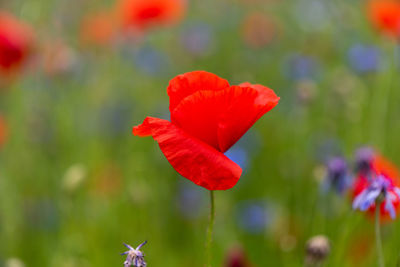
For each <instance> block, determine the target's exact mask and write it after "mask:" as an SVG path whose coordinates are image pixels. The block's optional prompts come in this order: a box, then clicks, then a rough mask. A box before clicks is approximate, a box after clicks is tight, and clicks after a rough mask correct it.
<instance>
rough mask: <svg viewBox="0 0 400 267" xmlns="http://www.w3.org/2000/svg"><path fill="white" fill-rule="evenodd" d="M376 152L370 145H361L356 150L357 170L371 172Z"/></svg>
mask: <svg viewBox="0 0 400 267" xmlns="http://www.w3.org/2000/svg"><path fill="white" fill-rule="evenodd" d="M374 157H375V152H374V150H373V149H372V148H370V147H361V148H359V149H358V150H357V151H356V171H357V172H361V173H367V172H369V170H370V168H371V162H372V160H373V159H374Z"/></svg>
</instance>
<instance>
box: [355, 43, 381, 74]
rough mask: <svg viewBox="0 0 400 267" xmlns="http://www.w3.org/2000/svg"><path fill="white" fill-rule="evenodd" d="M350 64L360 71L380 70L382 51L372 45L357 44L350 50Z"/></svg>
mask: <svg viewBox="0 0 400 267" xmlns="http://www.w3.org/2000/svg"><path fill="white" fill-rule="evenodd" d="M348 60H349V64H350V66H351V67H352V68H353V69H354V70H355V71H356V72H358V73H367V72H373V71H376V70H378V68H379V64H380V51H379V49H378V48H377V47H375V46H372V45H363V44H356V45H353V46H352V47H351V48H350V49H349V51H348Z"/></svg>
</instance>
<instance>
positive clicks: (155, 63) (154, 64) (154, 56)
mask: <svg viewBox="0 0 400 267" xmlns="http://www.w3.org/2000/svg"><path fill="white" fill-rule="evenodd" d="M134 62H135V64H136V66H137V67H138V68H139V69H140V70H142V71H143V72H145V73H146V74H149V75H157V74H160V73H163V71H165V70H167V69H168V65H169V62H168V59H167V57H166V55H165V54H164V53H161V52H160V51H158V50H156V49H154V48H152V47H150V46H145V47H143V48H141V49H139V50H138V51H136V52H135V54H134Z"/></svg>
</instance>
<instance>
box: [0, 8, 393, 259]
mask: <svg viewBox="0 0 400 267" xmlns="http://www.w3.org/2000/svg"><path fill="white" fill-rule="evenodd" d="M114 5H115V2H113V1H111V0H109V1H105V0H103V1H95V0H84V1H83V0H57V1H51V0H12V1H10V0H6V1H0V7H1V9H2V10H3V11H7V12H9V13H11V14H13V15H14V16H15V17H17V18H18V19H19V20H21V21H24V22H25V23H27V24H28V25H30V27H31V30H32V31H33V32H34V45H33V48H32V51H31V56H30V57H29V60H27V62H26V63H25V64H24V66H23V68H21V69H20V70H19V71H18V72H17V73H13V74H12V75H11V76H12V77H9V76H10V75H7V77H6V78H3V79H2V80H1V85H0V266H7V267H21V266H27V267H31V266H32V267H34V266H57V267H73V266H77V267H85V266H96V267H100V266H122V265H123V261H124V260H125V259H124V257H123V256H120V253H121V252H123V251H125V250H126V249H125V248H124V246H123V245H122V243H123V242H126V243H128V244H131V245H132V246H136V245H138V244H140V243H141V242H143V241H144V240H147V241H148V244H146V246H144V247H143V251H144V252H145V254H146V261H147V264H148V266H150V267H152V266H172V267H179V266H189V265H190V266H193V267H198V266H203V264H204V242H205V229H206V226H207V219H208V208H209V202H208V200H209V199H208V192H207V191H206V190H204V189H203V188H201V187H197V186H196V185H194V184H193V183H191V182H190V181H188V180H186V179H184V178H182V177H180V176H179V175H178V174H177V173H176V172H175V171H174V169H173V168H172V167H171V166H170V164H169V163H168V161H167V160H166V159H165V158H164V156H163V155H162V153H161V152H160V150H159V148H158V146H157V144H156V143H155V142H154V141H153V140H152V139H151V138H145V139H143V138H138V137H135V136H133V135H132V133H131V132H132V126H133V125H136V124H138V123H140V122H142V120H143V119H144V118H145V116H147V115H151V116H155V117H160V118H166V119H168V118H169V111H168V96H167V93H166V87H167V85H168V82H169V80H170V79H172V78H173V77H175V76H176V75H178V74H181V73H185V72H188V71H193V70H206V71H209V72H212V73H215V74H217V75H219V76H221V77H223V78H225V79H227V80H228V81H229V82H230V83H231V84H239V83H241V82H245V81H248V82H252V83H259V84H263V85H266V86H268V87H270V88H272V89H274V91H275V92H276V93H277V95H279V96H280V97H281V101H280V103H279V105H278V106H277V107H276V108H275V109H273V110H272V111H271V112H269V113H268V114H267V115H266V116H264V117H263V118H261V119H260V120H259V121H258V122H257V123H256V124H255V126H254V127H253V128H252V129H251V130H250V131H249V132H248V133H247V134H246V135H245V136H244V137H243V138H242V139H241V140H240V141H239V142H238V143H237V144H236V145H235V146H234V147H233V148H232V149H231V150H229V152H228V153H227V155H228V156H229V157H230V158H231V159H233V160H234V161H235V162H237V163H238V164H239V165H240V166H241V167H242V168H243V175H242V177H241V179H240V181H239V182H238V184H237V185H236V186H235V187H233V188H232V189H230V190H228V191H218V192H216V209H217V214H216V224H215V229H214V231H215V232H214V247H213V255H214V264H213V265H214V266H228V265H226V264H225V262H226V261H227V257H229V255H230V254H232V253H239V252H235V251H237V250H238V248H241V249H240V251H241V252H240V253H242V252H244V253H245V255H246V257H247V259H248V261H249V262H250V263H251V265H250V266H302V265H303V262H304V257H305V244H306V242H307V240H308V239H309V238H311V237H312V236H315V235H319V234H323V235H326V236H327V237H328V238H329V239H330V242H331V253H330V255H329V256H328V258H327V260H326V262H325V265H324V266H335V267H337V266H376V260H375V258H376V254H375V244H374V230H373V229H374V228H373V221H372V220H370V219H368V218H367V217H366V216H365V214H362V213H361V212H356V211H353V210H352V208H351V199H350V197H349V196H348V195H347V194H337V193H335V192H331V191H327V190H324V186H323V185H324V179H325V177H326V175H325V173H326V172H325V167H324V165H325V163H326V162H327V161H328V160H329V158H331V157H333V156H344V157H346V158H348V159H349V160H350V165H351V164H352V162H351V161H352V160H353V158H354V157H353V155H354V151H355V150H356V149H357V148H358V147H360V146H362V145H370V146H372V147H374V148H376V149H377V150H378V151H380V152H381V153H382V154H384V155H385V156H386V157H387V158H389V159H390V160H391V161H393V162H394V163H397V164H400V154H399V153H398V151H399V148H400V139H399V136H400V120H399V114H400V105H399V103H400V102H399V101H400V88H399V82H400V79H399V69H398V66H399V65H398V63H399V60H400V58H399V56H398V53H396V51H397V50H398V47H397V44H396V43H395V42H394V41H393V40H391V39H390V38H387V37H386V36H384V35H383V34H381V33H380V32H379V31H378V30H377V29H375V28H374V27H373V26H372V24H371V22H370V21H369V20H368V15H367V11H366V4H365V2H364V1H360V0H353V1H348V0H333V1H327V0H290V1H284V0H268V1H267V0H264V1H262V0H241V1H238V0H235V1H228V0H214V1H212V0H190V1H188V2H187V6H186V7H185V8H184V11H182V12H183V14H182V17H181V18H179V20H178V19H177V21H175V22H174V23H171V24H170V25H154V26H153V27H152V28H151V29H148V30H145V31H144V32H143V33H136V34H133V35H132V36H129V37H127V36H126V35H123V34H121V33H120V34H117V35H115V36H114V35H112V36H111V35H110V32H111V28H112V27H113V25H110V23H109V22H110V21H109V20H108V17H107V16H106V15H104V17H102V12H103V13H107V12H109V11H108V10H110V9H112V8H113V6H114ZM94 21H95V22H94ZM0 26H1V25H0ZM110 36H111V37H110ZM351 168H352V167H351ZM399 223H400V222H399V221H398V220H394V221H392V222H390V223H387V224H384V225H383V228H382V231H383V246H384V252H385V256H386V262H387V266H395V264H396V263H398V261H399V257H400V237H399V236H400V225H399ZM232 249H233V250H232ZM232 251H233V252H232ZM232 266H233V265H232ZM241 266H242V265H241ZM243 266H244V265H243ZM246 266H247V265H246ZM228 267H229V266H228Z"/></svg>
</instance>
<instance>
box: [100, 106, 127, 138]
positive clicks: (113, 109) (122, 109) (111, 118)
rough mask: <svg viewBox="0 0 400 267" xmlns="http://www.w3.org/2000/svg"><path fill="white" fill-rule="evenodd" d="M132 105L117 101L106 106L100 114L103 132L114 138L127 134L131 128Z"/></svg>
mask: <svg viewBox="0 0 400 267" xmlns="http://www.w3.org/2000/svg"><path fill="white" fill-rule="evenodd" d="M131 109H132V103H131V104H129V103H127V102H125V101H116V102H115V103H110V104H106V105H105V106H104V107H103V108H102V109H101V110H100V112H99V118H98V123H99V127H101V128H102V129H101V132H102V133H106V134H109V135H112V136H115V135H119V134H124V135H125V134H126V131H127V129H129V128H130V117H131V113H132V110H131Z"/></svg>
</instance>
